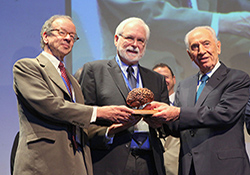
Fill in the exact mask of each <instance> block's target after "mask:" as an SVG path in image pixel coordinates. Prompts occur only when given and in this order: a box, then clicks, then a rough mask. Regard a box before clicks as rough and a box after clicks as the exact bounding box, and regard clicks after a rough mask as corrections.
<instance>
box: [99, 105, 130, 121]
mask: <svg viewBox="0 0 250 175" xmlns="http://www.w3.org/2000/svg"><path fill="white" fill-rule="evenodd" d="M132 113H133V110H132V109H130V108H128V107H126V106H114V105H112V106H103V107H97V118H99V119H104V120H110V121H112V122H113V123H124V122H127V121H129V119H130V117H131V115H132Z"/></svg>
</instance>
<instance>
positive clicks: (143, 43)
mask: <svg viewBox="0 0 250 175" xmlns="http://www.w3.org/2000/svg"><path fill="white" fill-rule="evenodd" d="M119 36H121V37H123V38H124V39H125V40H126V41H127V42H128V43H129V44H132V43H134V42H135V40H136V41H137V43H138V44H139V45H142V46H144V45H145V43H146V40H145V39H143V38H137V39H135V38H134V37H132V36H124V35H122V34H119Z"/></svg>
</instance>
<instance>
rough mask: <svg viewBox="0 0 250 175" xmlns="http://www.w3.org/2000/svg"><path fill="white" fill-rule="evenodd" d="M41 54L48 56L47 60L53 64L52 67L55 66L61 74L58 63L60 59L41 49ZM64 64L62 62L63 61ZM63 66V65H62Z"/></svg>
mask: <svg viewBox="0 0 250 175" xmlns="http://www.w3.org/2000/svg"><path fill="white" fill-rule="evenodd" d="M42 54H43V55H44V56H45V57H46V58H48V60H49V61H50V62H51V63H52V64H53V65H54V67H55V68H56V70H57V71H58V73H59V74H60V75H61V71H60V69H59V67H58V66H59V64H60V61H59V60H58V59H57V58H56V57H55V56H53V55H51V54H49V53H48V52H45V51H42ZM63 64H64V63H63ZM64 66H65V65H64Z"/></svg>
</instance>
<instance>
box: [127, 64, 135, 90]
mask: <svg viewBox="0 0 250 175" xmlns="http://www.w3.org/2000/svg"><path fill="white" fill-rule="evenodd" d="M127 72H128V82H129V84H130V87H131V89H134V88H136V78H135V77H134V75H133V73H134V69H133V67H132V66H129V67H128V68H127Z"/></svg>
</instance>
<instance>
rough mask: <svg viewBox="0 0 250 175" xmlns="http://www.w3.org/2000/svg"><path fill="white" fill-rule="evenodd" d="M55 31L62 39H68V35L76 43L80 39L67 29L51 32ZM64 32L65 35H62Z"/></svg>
mask: <svg viewBox="0 0 250 175" xmlns="http://www.w3.org/2000/svg"><path fill="white" fill-rule="evenodd" d="M53 31H57V32H58V34H59V35H60V36H62V37H66V36H67V35H69V36H70V37H71V38H72V39H73V41H74V42H76V41H77V40H79V39H80V38H79V37H78V35H77V34H76V33H73V32H67V31H66V30H65V29H51V30H49V32H53ZM62 31H63V33H62ZM72 34H74V37H73V36H72Z"/></svg>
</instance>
